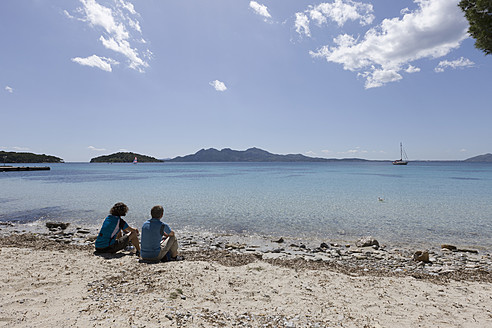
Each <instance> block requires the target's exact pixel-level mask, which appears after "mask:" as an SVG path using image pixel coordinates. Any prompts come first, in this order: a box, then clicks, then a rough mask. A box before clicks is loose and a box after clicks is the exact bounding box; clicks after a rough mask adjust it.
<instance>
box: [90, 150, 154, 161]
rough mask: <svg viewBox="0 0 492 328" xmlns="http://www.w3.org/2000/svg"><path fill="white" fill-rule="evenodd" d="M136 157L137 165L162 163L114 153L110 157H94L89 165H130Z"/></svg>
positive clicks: (141, 156)
mask: <svg viewBox="0 0 492 328" xmlns="http://www.w3.org/2000/svg"><path fill="white" fill-rule="evenodd" d="M135 157H137V160H138V162H139V163H151V162H152V163H153V162H162V161H161V160H159V159H157V158H154V157H150V156H145V155H141V154H136V153H122V152H120V153H114V154H111V155H105V156H99V157H94V158H93V159H91V163H131V162H133V159H134V158H135Z"/></svg>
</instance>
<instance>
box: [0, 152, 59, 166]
mask: <svg viewBox="0 0 492 328" xmlns="http://www.w3.org/2000/svg"><path fill="white" fill-rule="evenodd" d="M0 161H1V162H2V163H3V164H6V163H8V164H13V163H63V159H61V158H59V157H56V156H51V155H45V154H42V155H38V154H33V153H18V152H6V151H0Z"/></svg>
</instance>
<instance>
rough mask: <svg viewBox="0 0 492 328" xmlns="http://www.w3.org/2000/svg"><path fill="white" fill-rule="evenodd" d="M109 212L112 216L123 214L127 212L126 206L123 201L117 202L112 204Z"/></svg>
mask: <svg viewBox="0 0 492 328" xmlns="http://www.w3.org/2000/svg"><path fill="white" fill-rule="evenodd" d="M109 212H110V213H111V215H114V216H125V215H126V212H128V206H126V205H125V204H124V203H121V202H119V203H116V204H114V205H113V207H112V208H111V210H110V211H109Z"/></svg>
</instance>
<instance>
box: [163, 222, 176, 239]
mask: <svg viewBox="0 0 492 328" xmlns="http://www.w3.org/2000/svg"><path fill="white" fill-rule="evenodd" d="M161 235H162V236H163V237H164V239H166V238H167V237H171V236H174V231H172V230H171V228H169V226H168V225H167V224H163V225H161Z"/></svg>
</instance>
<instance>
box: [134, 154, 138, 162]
mask: <svg viewBox="0 0 492 328" xmlns="http://www.w3.org/2000/svg"><path fill="white" fill-rule="evenodd" d="M137 163H138V162H137V156H135V159H134V160H133V164H137Z"/></svg>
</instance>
